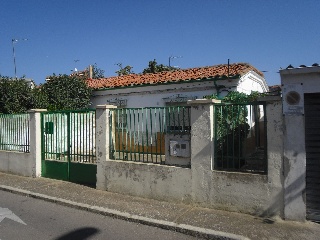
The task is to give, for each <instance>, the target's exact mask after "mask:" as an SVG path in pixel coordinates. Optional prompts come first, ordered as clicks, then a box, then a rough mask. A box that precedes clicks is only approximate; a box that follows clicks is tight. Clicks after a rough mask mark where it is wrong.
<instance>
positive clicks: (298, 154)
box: [283, 115, 306, 221]
mask: <svg viewBox="0 0 320 240" xmlns="http://www.w3.org/2000/svg"><path fill="white" fill-rule="evenodd" d="M284 124H285V126H286V127H285V131H284V141H283V144H284V152H283V161H284V204H285V206H284V218H285V219H288V220H296V221H305V219H306V201H305V189H306V149H305V128H304V125H305V123H304V116H303V115H285V116H284Z"/></svg>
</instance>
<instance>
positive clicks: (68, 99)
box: [36, 75, 92, 110]
mask: <svg viewBox="0 0 320 240" xmlns="http://www.w3.org/2000/svg"><path fill="white" fill-rule="evenodd" d="M91 92H92V90H91V89H90V88H89V87H88V86H87V84H86V82H85V80H84V79H82V78H79V77H77V76H68V75H59V76H52V77H51V78H50V80H49V81H47V82H46V83H45V84H43V85H42V86H41V90H39V91H38V92H37V94H38V95H36V96H37V98H36V99H38V103H39V99H40V100H41V99H44V100H45V101H47V103H48V106H47V109H48V110H73V109H83V108H88V106H89V104H90V96H91Z"/></svg>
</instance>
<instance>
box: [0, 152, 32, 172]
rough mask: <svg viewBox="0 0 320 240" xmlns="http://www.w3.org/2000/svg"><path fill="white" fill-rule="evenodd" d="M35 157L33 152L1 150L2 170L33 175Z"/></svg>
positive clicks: (0, 166) (0, 165) (0, 169)
mask: <svg viewBox="0 0 320 240" xmlns="http://www.w3.org/2000/svg"><path fill="white" fill-rule="evenodd" d="M34 165H35V164H34V157H33V154H31V153H19V152H9V151H0V171H2V172H8V173H13V174H17V175H22V176H28V177H31V176H33V173H34Z"/></svg>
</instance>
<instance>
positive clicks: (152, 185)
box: [0, 97, 290, 217]
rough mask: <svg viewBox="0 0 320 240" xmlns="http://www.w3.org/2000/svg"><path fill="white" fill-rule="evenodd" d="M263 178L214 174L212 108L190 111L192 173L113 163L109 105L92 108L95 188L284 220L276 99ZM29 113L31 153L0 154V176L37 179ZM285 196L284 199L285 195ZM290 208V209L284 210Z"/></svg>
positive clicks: (37, 141) (33, 119) (36, 122)
mask: <svg viewBox="0 0 320 240" xmlns="http://www.w3.org/2000/svg"><path fill="white" fill-rule="evenodd" d="M262 100H264V101H266V103H267V105H266V108H267V109H266V110H267V111H266V114H267V136H268V142H267V154H268V173H267V174H266V175H260V174H251V173H240V172H226V171H217V170H214V167H213V166H214V129H213V128H214V124H213V123H214V104H215V103H217V101H216V100H206V99H200V100H193V101H190V102H189V105H190V106H191V125H192V127H191V168H183V167H177V166H167V165H158V164H150V163H149V164H148V163H140V162H139V163H138V162H130V161H116V160H112V159H110V157H109V147H110V143H109V141H110V138H109V137H110V133H109V125H110V124H109V113H110V108H114V107H115V106H112V105H103V106H97V109H96V158H97V183H96V188H97V189H100V190H106V191H110V192H117V193H122V194H129V195H134V196H139V197H146V198H152V199H156V200H163V201H173V202H183V203H187V204H194V205H198V206H202V207H208V208H216V209H223V210H230V211H237V212H243V213H249V214H254V215H260V216H275V215H276V216H281V217H283V216H284V210H285V209H286V208H285V204H286V202H287V200H286V199H287V197H286V198H285V197H284V190H283V189H284V187H283V186H284V175H283V173H284V169H283V168H284V162H283V133H284V127H283V117H282V103H281V99H280V98H279V97H268V98H265V99H262ZM41 111H43V110H32V111H30V144H31V145H30V153H17V152H8V151H6V152H5V151H0V171H4V172H10V173H14V174H18V175H23V176H30V177H39V176H41V121H40V112H41ZM286 196H288V194H287V193H286ZM288 207H290V206H288Z"/></svg>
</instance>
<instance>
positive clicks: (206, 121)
mask: <svg viewBox="0 0 320 240" xmlns="http://www.w3.org/2000/svg"><path fill="white" fill-rule="evenodd" d="M220 102H221V101H220V100H215V99H197V100H192V101H188V104H189V105H190V106H191V170H192V198H193V200H194V201H195V202H196V203H201V202H210V200H209V193H210V189H209V188H210V185H209V184H208V179H210V178H211V177H209V176H208V175H211V170H212V169H213V155H214V144H213V143H214V142H213V141H214V129H213V127H214V122H213V121H214V115H213V114H214V112H213V110H214V109H213V107H214V104H215V103H220Z"/></svg>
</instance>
